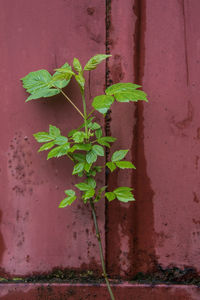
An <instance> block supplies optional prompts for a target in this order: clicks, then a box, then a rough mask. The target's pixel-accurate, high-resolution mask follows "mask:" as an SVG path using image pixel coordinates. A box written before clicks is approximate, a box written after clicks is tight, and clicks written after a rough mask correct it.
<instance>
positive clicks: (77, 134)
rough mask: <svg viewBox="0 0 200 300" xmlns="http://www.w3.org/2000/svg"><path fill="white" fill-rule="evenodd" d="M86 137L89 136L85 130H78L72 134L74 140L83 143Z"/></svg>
mask: <svg viewBox="0 0 200 300" xmlns="http://www.w3.org/2000/svg"><path fill="white" fill-rule="evenodd" d="M86 137H87V136H86V133H85V132H83V131H76V132H75V133H74V134H73V135H72V139H73V140H74V142H75V143H82V142H83V141H84V139H85V138H86Z"/></svg>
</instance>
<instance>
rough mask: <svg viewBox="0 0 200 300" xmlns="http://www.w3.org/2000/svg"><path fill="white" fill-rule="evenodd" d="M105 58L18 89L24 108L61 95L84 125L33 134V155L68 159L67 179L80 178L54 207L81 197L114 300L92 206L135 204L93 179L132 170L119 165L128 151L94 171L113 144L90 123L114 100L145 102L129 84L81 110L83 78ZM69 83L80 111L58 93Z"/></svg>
mask: <svg viewBox="0 0 200 300" xmlns="http://www.w3.org/2000/svg"><path fill="white" fill-rule="evenodd" d="M110 56H111V55H105V54H97V55H95V56H93V57H92V58H91V59H89V61H88V62H87V63H86V65H85V66H84V68H83V67H82V65H81V63H80V61H79V60H78V59H77V58H74V60H73V67H71V66H70V65H69V64H68V63H67V62H66V63H65V64H64V65H63V66H62V67H60V68H58V69H56V70H55V73H54V74H53V75H51V74H50V73H49V72H48V71H47V70H39V71H35V72H30V73H29V74H28V75H26V76H25V77H24V78H22V82H23V87H24V88H25V89H26V91H27V92H28V93H29V94H30V96H29V97H28V98H27V99H26V102H28V101H30V100H34V99H39V98H49V97H52V96H55V95H57V94H60V93H61V94H62V95H63V96H64V97H65V99H66V100H67V101H68V102H69V103H70V104H71V105H72V106H73V107H74V109H75V110H76V112H77V113H78V114H79V115H80V116H81V117H82V119H83V123H82V124H81V125H80V126H79V127H78V128H76V129H74V130H71V131H70V132H69V133H68V135H67V136H64V135H62V134H61V131H60V129H59V128H57V127H56V126H52V125H49V132H38V133H35V134H34V137H35V139H36V140H37V142H39V143H43V145H42V146H41V147H40V148H39V150H38V151H39V152H40V151H49V152H48V155H47V159H50V158H57V157H61V156H65V157H68V158H69V159H70V160H72V161H73V163H74V168H73V171H72V175H75V176H78V177H81V178H82V180H81V182H79V183H77V184H75V186H74V189H73V190H72V189H68V190H65V191H64V193H65V198H64V199H63V200H62V201H61V202H60V205H59V207H60V208H64V207H67V206H69V205H72V203H73V202H74V201H75V200H76V199H77V195H76V192H77V190H79V191H80V192H79V193H78V198H80V200H81V201H83V203H85V204H86V203H89V207H90V208H91V212H92V216H93V221H94V226H95V231H96V237H97V240H98V245H99V251H100V260H101V265H102V270H103V276H104V278H105V281H106V284H107V288H108V291H109V294H110V298H111V299H112V300H113V299H115V297H114V295H113V292H112V289H111V286H110V283H109V280H108V275H107V273H106V267H105V262H104V255H103V249H102V242H101V236H100V231H99V227H98V222H97V216H96V212H95V204H96V203H97V202H98V201H100V200H101V199H102V198H104V197H105V198H106V199H107V200H108V201H109V202H110V201H113V200H115V199H116V200H118V201H121V202H125V203H126V202H129V201H134V200H135V199H134V195H133V193H132V188H131V187H127V186H121V187H118V188H116V189H115V190H113V191H108V190H107V187H106V186H102V187H97V184H96V180H95V179H96V176H97V175H98V173H100V172H104V170H105V168H108V169H109V170H110V172H114V171H115V169H116V168H120V169H135V166H134V165H133V163H132V162H130V161H127V160H124V158H125V157H126V155H127V153H128V151H129V150H128V149H122V150H117V151H115V152H114V153H113V154H112V155H111V160H110V161H107V162H106V161H105V163H104V165H103V166H102V165H99V158H100V157H105V147H108V148H110V146H111V144H112V143H114V142H115V140H116V138H115V137H112V136H106V135H105V134H104V133H103V130H102V127H101V125H100V124H99V123H98V122H96V120H95V114H94V113H95V111H97V112H98V113H101V114H102V116H103V117H105V115H106V113H107V112H108V110H109V109H110V108H111V105H112V104H113V102H114V101H115V100H116V101H117V102H119V103H122V102H137V101H138V100H144V101H147V96H146V94H145V93H144V92H143V91H142V90H140V89H139V88H141V86H140V85H137V84H133V83H117V84H113V85H111V86H109V87H108V88H107V89H106V90H105V94H104V95H99V96H96V97H95V98H94V99H93V101H92V108H90V111H89V113H88V110H87V109H88V106H89V104H86V99H85V77H84V75H85V72H87V71H89V72H90V71H91V70H94V69H96V67H97V66H98V64H100V63H101V62H102V61H104V60H105V59H107V58H109V57H110ZM72 77H74V78H75V80H76V81H77V83H78V86H79V89H80V93H81V96H82V105H83V109H82V110H81V109H79V108H78V107H77V106H76V105H75V103H74V102H73V101H72V100H71V99H70V98H69V97H68V95H67V94H66V92H65V91H64V90H63V89H64V88H65V87H66V86H67V85H68V83H69V82H70V80H71V78H72ZM80 200H79V201H80Z"/></svg>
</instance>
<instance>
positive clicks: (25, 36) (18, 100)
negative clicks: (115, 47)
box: [0, 0, 105, 277]
mask: <svg viewBox="0 0 200 300" xmlns="http://www.w3.org/2000/svg"><path fill="white" fill-rule="evenodd" d="M104 14H105V5H104V2H103V1H100V0H99V1H95V3H93V2H92V1H61V0H58V1H49V0H44V1H39V0H36V1H26V0H19V1H11V0H8V1H1V4H0V22H1V25H0V40H1V48H0V65H1V68H0V77H1V99H2V109H1V127H0V130H1V202H0V205H1V226H0V228H1V235H0V242H1V247H0V259H1V268H2V272H1V273H3V272H4V273H6V274H10V275H11V276H14V277H16V275H18V276H25V275H28V274H31V273H40V272H49V271H51V270H52V268H54V267H58V268H66V267H67V268H75V269H76V268H77V269H81V268H91V269H92V268H93V269H96V268H97V269H98V266H99V263H100V262H99V258H98V249H97V248H96V247H97V246H96V238H95V236H94V232H93V225H92V217H91V213H90V211H89V209H88V207H85V206H84V205H82V204H81V202H80V201H77V202H76V204H75V205H73V206H72V207H70V208H67V209H59V208H58V204H59V201H61V200H62V199H63V196H64V189H66V188H70V187H71V186H72V185H73V184H74V183H75V179H74V178H72V177H71V172H72V164H71V163H70V162H69V161H67V160H66V159H65V158H60V159H58V160H55V159H52V160H49V161H46V155H45V154H38V153H37V149H38V144H37V143H36V142H35V141H34V138H33V136H32V134H33V133H35V132H38V131H45V130H48V124H52V125H56V124H57V126H58V127H60V128H61V129H62V130H63V133H67V132H68V130H71V129H72V128H73V127H75V126H77V125H78V124H80V121H81V120H80V118H79V116H78V115H76V112H75V111H74V110H73V109H72V108H71V106H70V105H68V103H65V100H64V99H62V97H57V98H56V99H55V98H54V99H51V100H49V101H48V100H41V101H35V102H32V103H29V104H25V103H24V100H25V98H26V95H25V92H24V90H23V88H22V85H21V82H20V78H22V77H23V76H25V75H26V74H27V73H29V72H30V71H34V70H38V69H42V68H44V69H45V68H47V69H48V70H49V71H51V72H52V71H53V70H54V69H55V68H56V67H59V66H61V65H62V64H64V63H65V61H66V59H67V60H68V62H69V63H72V58H73V57H74V56H77V57H80V58H81V62H82V63H86V62H87V60H88V59H89V58H90V57H91V56H92V55H95V54H96V53H99V52H100V53H101V52H103V53H104V44H105V30H104ZM104 78H105V65H102V66H101V67H99V69H98V71H94V72H93V78H92V79H91V80H90V86H89V89H90V91H88V95H89V96H90V97H93V96H94V95H96V94H97V93H101V92H102V90H103V87H104ZM68 93H69V95H70V96H72V97H73V100H74V101H75V103H76V104H77V105H78V106H79V107H80V106H81V101H80V96H79V93H78V91H77V85H76V83H75V82H72V84H71V85H70V87H69V92H68ZM103 177H104V176H103ZM103 177H102V178H100V179H99V180H100V181H101V182H102V181H104V178H103ZM98 215H99V222H100V228H101V230H102V234H103V236H104V233H103V228H104V204H103V203H101V205H99V206H98ZM103 240H104V237H103Z"/></svg>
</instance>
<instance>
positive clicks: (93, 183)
mask: <svg viewBox="0 0 200 300" xmlns="http://www.w3.org/2000/svg"><path fill="white" fill-rule="evenodd" d="M86 182H87V184H88V185H89V186H90V187H92V188H93V189H95V187H96V185H97V184H96V181H95V180H94V178H92V177H88V178H87V180H86Z"/></svg>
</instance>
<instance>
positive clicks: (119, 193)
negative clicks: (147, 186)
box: [113, 187, 135, 202]
mask: <svg viewBox="0 0 200 300" xmlns="http://www.w3.org/2000/svg"><path fill="white" fill-rule="evenodd" d="M131 191H132V188H129V187H119V188H117V189H116V190H114V191H113V193H114V194H115V195H116V197H117V199H118V200H119V201H122V202H129V201H135V198H134V196H133V194H132V193H131Z"/></svg>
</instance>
